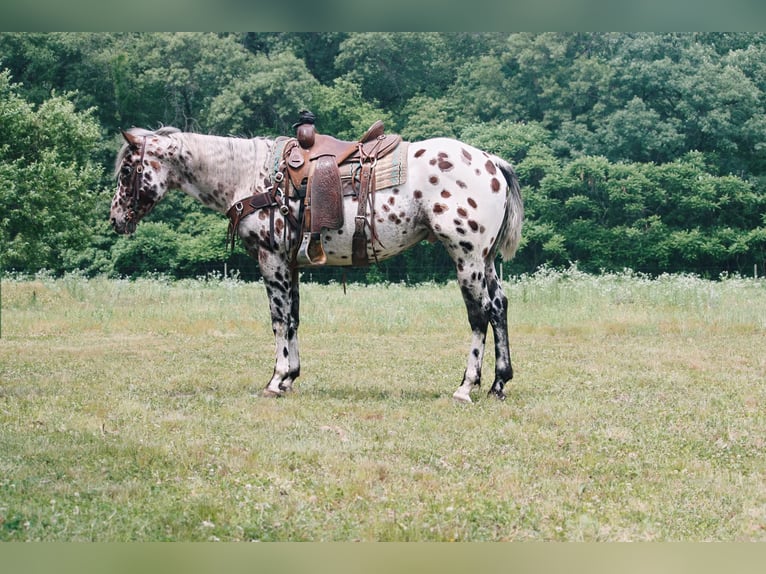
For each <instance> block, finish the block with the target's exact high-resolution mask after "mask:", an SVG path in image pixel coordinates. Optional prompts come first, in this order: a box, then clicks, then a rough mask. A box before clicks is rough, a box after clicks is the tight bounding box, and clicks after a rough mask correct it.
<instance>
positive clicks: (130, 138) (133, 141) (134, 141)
mask: <svg viewBox="0 0 766 574" xmlns="http://www.w3.org/2000/svg"><path fill="white" fill-rule="evenodd" d="M120 131H121V133H122V137H123V138H125V141H126V142H128V145H129V146H131V147H138V146H139V141H138V137H137V136H134V135H133V134H132V133H130V132H126V131H125V130H120Z"/></svg>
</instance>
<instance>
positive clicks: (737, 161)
mask: <svg viewBox="0 0 766 574" xmlns="http://www.w3.org/2000/svg"><path fill="white" fill-rule="evenodd" d="M764 104H766V35H764V34H760V33H759V34H755V33H737V34H722V33H704V34H702V33H699V34H691V33H684V34H654V33H652V34H649V33H640V34H639V33H635V34H617V33H613V34H607V33H543V34H532V33H514V34H501V33H340V32H333V33H246V34H245V33H40V34H29V33H2V34H0V240H1V241H2V243H1V244H0V258H1V259H0V265H1V266H2V268H3V269H6V270H9V269H12V270H18V271H22V272H34V271H37V270H40V269H49V270H52V271H54V272H57V273H60V272H64V271H68V270H81V271H83V272H86V273H109V274H113V275H141V274H146V273H152V272H160V273H166V274H169V275H173V276H178V277H183V276H195V275H201V274H205V273H209V272H213V271H215V272H222V271H223V270H224V265H225V266H226V268H227V269H228V270H238V271H239V272H240V273H241V275H242V276H244V277H250V276H257V268H256V266H255V264H254V263H250V262H249V261H248V260H247V259H246V257H245V256H244V253H243V252H242V251H241V250H239V249H237V250H235V252H234V253H229V252H227V250H226V248H225V245H224V235H225V226H226V222H225V221H224V220H223V218H222V217H221V216H219V215H216V214H213V213H211V212H208V211H204V210H203V208H202V207H201V206H200V205H198V204H196V203H195V202H193V201H192V200H190V199H189V198H187V197H186V196H184V195H183V194H180V193H179V194H171V195H170V196H169V197H168V198H167V199H166V200H165V201H164V202H163V204H161V205H160V206H159V207H158V209H157V210H156V211H155V212H154V213H153V214H152V216H151V217H150V218H149V220H148V221H146V222H144V223H143V224H142V225H141V226H139V228H138V232H137V234H136V235H135V236H134V237H132V238H118V237H116V236H115V235H113V234H112V233H111V231H110V229H109V227H108V225H107V224H106V215H107V212H108V209H109V200H110V197H111V194H112V193H113V179H112V167H113V159H114V155H115V153H116V151H117V148H118V146H119V130H120V129H121V128H127V127H130V126H133V125H138V126H142V127H149V128H154V127H159V126H160V125H174V126H176V127H179V128H181V129H184V130H191V131H198V132H205V133H216V134H221V135H229V134H234V135H244V136H251V135H252V136H254V135H272V136H274V135H280V134H287V133H290V131H291V130H290V124H291V123H292V122H293V121H294V120H295V117H296V114H297V111H298V110H299V109H301V108H303V107H308V108H310V109H312V110H313V111H314V112H315V113H316V114H317V115H318V117H319V123H320V125H319V127H320V130H321V131H323V132H325V133H332V134H334V135H337V136H339V137H346V138H354V137H356V136H358V135H359V134H360V133H361V132H362V131H364V129H365V128H367V127H368V126H369V125H370V124H371V123H372V122H373V121H374V120H376V119H379V118H380V119H383V120H384V121H385V122H386V124H387V129H388V131H389V132H399V133H401V134H402V135H403V136H404V137H405V138H407V139H416V138H424V137H431V136H437V135H446V136H454V137H458V138H460V139H463V140H465V141H468V142H470V143H473V144H475V145H477V146H479V147H482V148H484V149H487V150H490V151H492V152H495V153H498V154H499V155H501V156H503V157H505V158H507V159H509V160H510V161H512V162H513V163H514V164H515V165H516V167H517V171H518V173H519V176H520V180H521V183H522V193H523V196H524V199H525V205H526V212H527V217H526V222H525V228H524V234H523V236H524V239H523V244H522V248H521V249H520V251H519V253H518V255H517V257H516V259H515V260H514V261H512V262H510V263H506V264H505V268H506V269H507V270H508V271H509V272H519V271H533V270H534V269H535V268H537V267H538V266H540V265H542V264H547V265H552V266H559V265H567V264H568V263H569V262H573V261H576V262H577V263H578V266H579V268H580V269H584V270H589V271H598V270H602V269H603V270H620V269H623V268H631V269H635V270H638V271H643V272H647V273H662V272H676V271H684V272H695V273H699V274H701V275H707V276H718V275H719V274H720V273H722V272H739V273H745V274H751V273H752V272H753V270H754V267H755V266H757V268H758V269H759V271H760V272H761V273H763V271H764V269H765V268H766V210H764V206H765V204H766V193H765V191H766V190H765V188H764V186H765V185H766V113H764V109H766V108H765V107H764ZM308 275H309V276H310V277H311V278H313V279H314V280H327V279H333V278H334V279H339V278H340V277H341V276H342V271H340V270H334V269H316V270H312V271H310V272H309V273H308ZM452 276H453V270H452V265H451V262H450V261H449V258H448V257H447V256H446V253H445V251H444V249H443V248H441V247H440V246H439V245H430V244H427V243H424V244H423V245H420V246H418V247H417V248H416V249H413V250H410V251H409V252H407V253H405V254H403V255H401V256H400V257H397V258H395V259H393V260H390V261H387V262H383V263H381V264H380V265H378V266H373V267H372V268H370V269H366V270H348V271H347V277H348V278H349V279H352V280H353V279H366V280H368V281H375V280H389V281H409V282H417V281H423V280H430V281H434V280H435V281H442V280H445V279H447V278H450V277H452Z"/></svg>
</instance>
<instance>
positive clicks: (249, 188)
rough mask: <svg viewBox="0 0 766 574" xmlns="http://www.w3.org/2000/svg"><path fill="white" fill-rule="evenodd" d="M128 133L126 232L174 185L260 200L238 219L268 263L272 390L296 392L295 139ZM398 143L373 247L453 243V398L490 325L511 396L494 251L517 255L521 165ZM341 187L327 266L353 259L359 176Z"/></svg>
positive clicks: (215, 197) (116, 221)
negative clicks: (457, 338) (462, 341)
mask: <svg viewBox="0 0 766 574" xmlns="http://www.w3.org/2000/svg"><path fill="white" fill-rule="evenodd" d="M123 135H124V137H125V140H126V144H125V145H124V146H123V147H122V149H121V150H120V152H119V155H118V157H117V162H116V174H117V177H118V186H117V191H116V193H115V196H114V199H113V201H112V206H111V214H110V217H111V222H112V225H113V227H114V229H115V231H117V232H118V233H132V232H133V231H134V230H135V228H136V225H137V223H138V222H139V220H140V219H141V218H142V217H144V216H145V215H146V214H148V213H149V212H150V211H151V210H152V208H153V207H154V206H155V205H156V204H157V203H158V202H159V201H160V200H161V199H162V198H163V197H164V196H165V194H166V193H167V191H168V190H170V189H180V190H181V191H184V192H185V193H187V194H189V195H190V196H192V197H194V198H195V199H197V200H199V201H200V202H202V203H203V204H205V205H206V206H208V207H210V208H212V209H214V210H216V211H218V212H220V213H222V214H226V213H227V212H228V213H229V214H231V210H232V209H233V206H239V205H241V202H243V201H246V200H248V199H250V198H257V199H258V198H260V199H261V200H263V201H261V202H259V203H258V205H257V206H256V209H255V210H254V211H253V212H252V213H251V214H249V215H248V216H246V217H244V218H242V220H241V221H238V222H237V226H236V232H237V234H238V235H239V237H240V238H241V240H242V242H243V244H244V246H245V247H246V249H247V251H248V252H249V253H250V255H251V256H253V257H255V258H257V260H258V262H259V265H260V271H261V274H262V276H263V279H264V282H265V285H266V290H267V293H268V296H269V301H270V307H271V319H272V328H273V331H274V336H275V338H276V364H275V366H274V373H273V375H272V377H271V380H270V381H269V383H268V384H267V385H266V387H265V389H264V390H263V394H264V395H266V396H282V395H284V394H285V393H287V392H289V391H290V390H291V389H292V388H293V383H294V382H295V380H296V378H297V377H298V375H299V374H300V359H299V353H298V325H299V292H298V271H297V268H298V267H299V265H297V264H296V252H297V250H298V249H299V245H300V242H301V229H300V220H301V218H302V216H303V213H304V212H303V208H304V207H305V206H303V205H302V203H303V199H301V198H300V197H299V196H298V194H296V193H295V189H293V188H292V186H291V185H290V184H288V183H287V181H285V182H284V183H281V185H280V181H277V180H281V179H282V177H280V176H279V175H278V174H279V168H278V166H279V164H280V157H279V152H278V149H282V148H281V147H280V145H281V144H280V142H281V143H284V140H285V139H287V138H277V139H276V140H274V139H268V138H260V137H259V138H253V139H243V138H231V137H218V136H210V135H201V134H195V133H184V132H180V131H179V130H177V129H175V128H162V129H159V130H157V131H147V130H143V129H139V128H134V129H131V130H130V131H128V132H124V133H123ZM401 148H402V152H401V153H402V157H401V163H402V166H401V168H402V172H406V179H404V178H401V180H400V181H398V183H397V184H396V185H391V186H389V187H385V186H383V187H378V188H377V189H375V192H374V195H373V196H372V197H371V198H370V199H371V203H372V205H371V209H370V210H369V211H368V212H367V213H366V215H365V218H366V222H365V223H366V225H367V226H368V228H369V229H373V228H374V233H373V234H372V235H371V237H370V238H369V240H368V241H367V251H368V255H369V257H371V258H373V259H375V260H378V261H380V260H384V259H386V258H389V257H392V256H393V255H396V254H397V253H400V252H402V251H403V250H405V249H408V248H409V247H412V246H413V245H416V244H417V243H418V242H420V241H422V240H424V239H429V240H432V241H435V240H438V241H440V242H441V243H442V244H443V245H444V247H445V248H446V249H447V251H448V252H449V254H450V256H451V257H452V259H453V260H454V262H455V266H456V268H457V279H458V283H459V285H460V290H461V292H462V295H463V299H464V300H465V305H466V308H467V310H468V321H469V323H470V326H471V330H472V332H473V336H472V342H471V348H470V352H469V354H468V363H467V366H466V369H465V373H464V375H463V380H462V382H461V384H460V386H459V387H458V389H457V390H456V391H455V393H454V394H453V397H454V398H455V399H456V400H457V401H461V402H471V398H470V392H471V390H472V389H474V388H478V386H479V384H480V380H481V368H482V362H483V358H484V348H485V340H486V335H487V328H488V326H489V325H491V326H492V329H493V331H494V342H495V378H494V382H493V383H492V386H491V388H490V389H489V394H490V395H494V396H495V397H497V398H499V399H504V398H505V394H504V392H503V388H504V386H505V384H506V382H507V381H509V380H510V379H511V378H512V376H513V370H512V367H511V356H510V351H509V347H508V326H507V314H508V304H507V299H506V297H505V295H504V293H503V288H502V285H501V283H500V281H499V279H498V276H497V274H496V271H495V265H494V260H495V257H496V255H497V254H498V253H499V254H500V255H501V256H502V257H503V259H505V260H507V259H509V258H511V257H513V255H514V254H515V252H516V248H517V246H518V245H519V241H520V237H521V226H522V219H523V204H522V199H521V195H520V190H519V184H518V180H517V178H516V174H515V172H514V170H513V167H512V166H511V165H510V164H509V163H508V162H506V161H504V160H502V159H501V158H499V157H497V156H494V155H491V154H488V153H486V152H484V151H481V150H479V149H476V148H475V147H472V146H470V145H468V144H465V143H462V142H460V141H456V140H453V139H446V138H436V139H429V140H425V141H419V142H409V143H407V142H404V144H403V145H402V146H401ZM285 179H286V180H289V178H285ZM344 186H346V187H347V188H348V189H347V191H348V193H347V194H344V199H343V209H344V212H345V213H344V218H343V221H344V222H345V223H344V224H343V225H342V226H341V227H340V228H339V229H335V230H330V229H324V230H323V231H322V234H321V236H322V237H321V239H322V243H323V245H324V246H325V251H326V256H327V261H326V263H325V264H326V265H340V266H348V265H351V263H352V258H351V253H352V238H353V235H354V230H355V222H356V219H357V218H358V202H357V200H356V196H355V192H354V191H353V190H352V189H351V188H352V187H353V186H352V185H351V183H349V182H345V181H344ZM261 204H262V205H261Z"/></svg>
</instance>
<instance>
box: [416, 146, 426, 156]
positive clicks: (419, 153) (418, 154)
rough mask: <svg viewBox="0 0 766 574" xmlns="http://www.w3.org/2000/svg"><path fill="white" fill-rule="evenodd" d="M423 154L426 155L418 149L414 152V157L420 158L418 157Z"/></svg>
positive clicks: (422, 150)
mask: <svg viewBox="0 0 766 574" xmlns="http://www.w3.org/2000/svg"><path fill="white" fill-rule="evenodd" d="M424 153H426V150H424V149H423V148H421V149H419V150H418V151H416V152H415V157H420V156H421V155H423V154H424Z"/></svg>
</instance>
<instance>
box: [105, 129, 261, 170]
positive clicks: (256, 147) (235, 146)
mask: <svg viewBox="0 0 766 574" xmlns="http://www.w3.org/2000/svg"><path fill="white" fill-rule="evenodd" d="M126 132H127V133H129V134H131V135H135V136H139V137H144V136H165V137H167V136H171V137H172V136H174V135H176V136H177V137H176V138H174V139H180V140H181V141H182V143H183V145H184V146H191V149H195V150H200V149H202V150H204V153H199V154H195V155H197V156H198V157H200V156H207V157H210V156H211V155H213V156H214V155H215V154H216V153H220V154H221V155H222V156H230V155H231V154H232V153H234V154H235V155H236V154H241V157H237V158H235V159H236V161H228V162H219V163H218V164H216V165H214V166H213V167H211V168H209V169H210V170H221V171H222V172H224V174H225V177H226V178H231V177H232V176H234V177H241V174H242V173H243V171H246V172H247V174H248V176H247V177H250V174H252V173H253V171H252V170H253V166H254V163H253V162H255V164H257V165H258V166H261V165H263V164H268V165H270V163H271V162H270V160H271V157H270V153H271V150H272V146H271V144H272V143H273V140H271V139H270V138H267V137H255V138H241V137H223V136H213V135H205V134H195V133H191V132H182V131H181V130H179V129H178V128H175V127H173V126H163V127H160V128H159V129H157V130H147V129H145V128H138V127H134V128H130V129H129V130H126ZM245 144H246V145H245ZM200 146H202V147H200ZM129 149H130V146H129V145H128V143H127V142H125V143H124V144H123V145H122V147H121V148H120V151H119V152H118V154H117V159H116V161H115V166H114V177H117V176H118V175H119V170H120V166H121V165H122V162H123V161H124V160H125V158H126V157H127V156H128V154H129ZM234 150H236V152H235V151H234Z"/></svg>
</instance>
